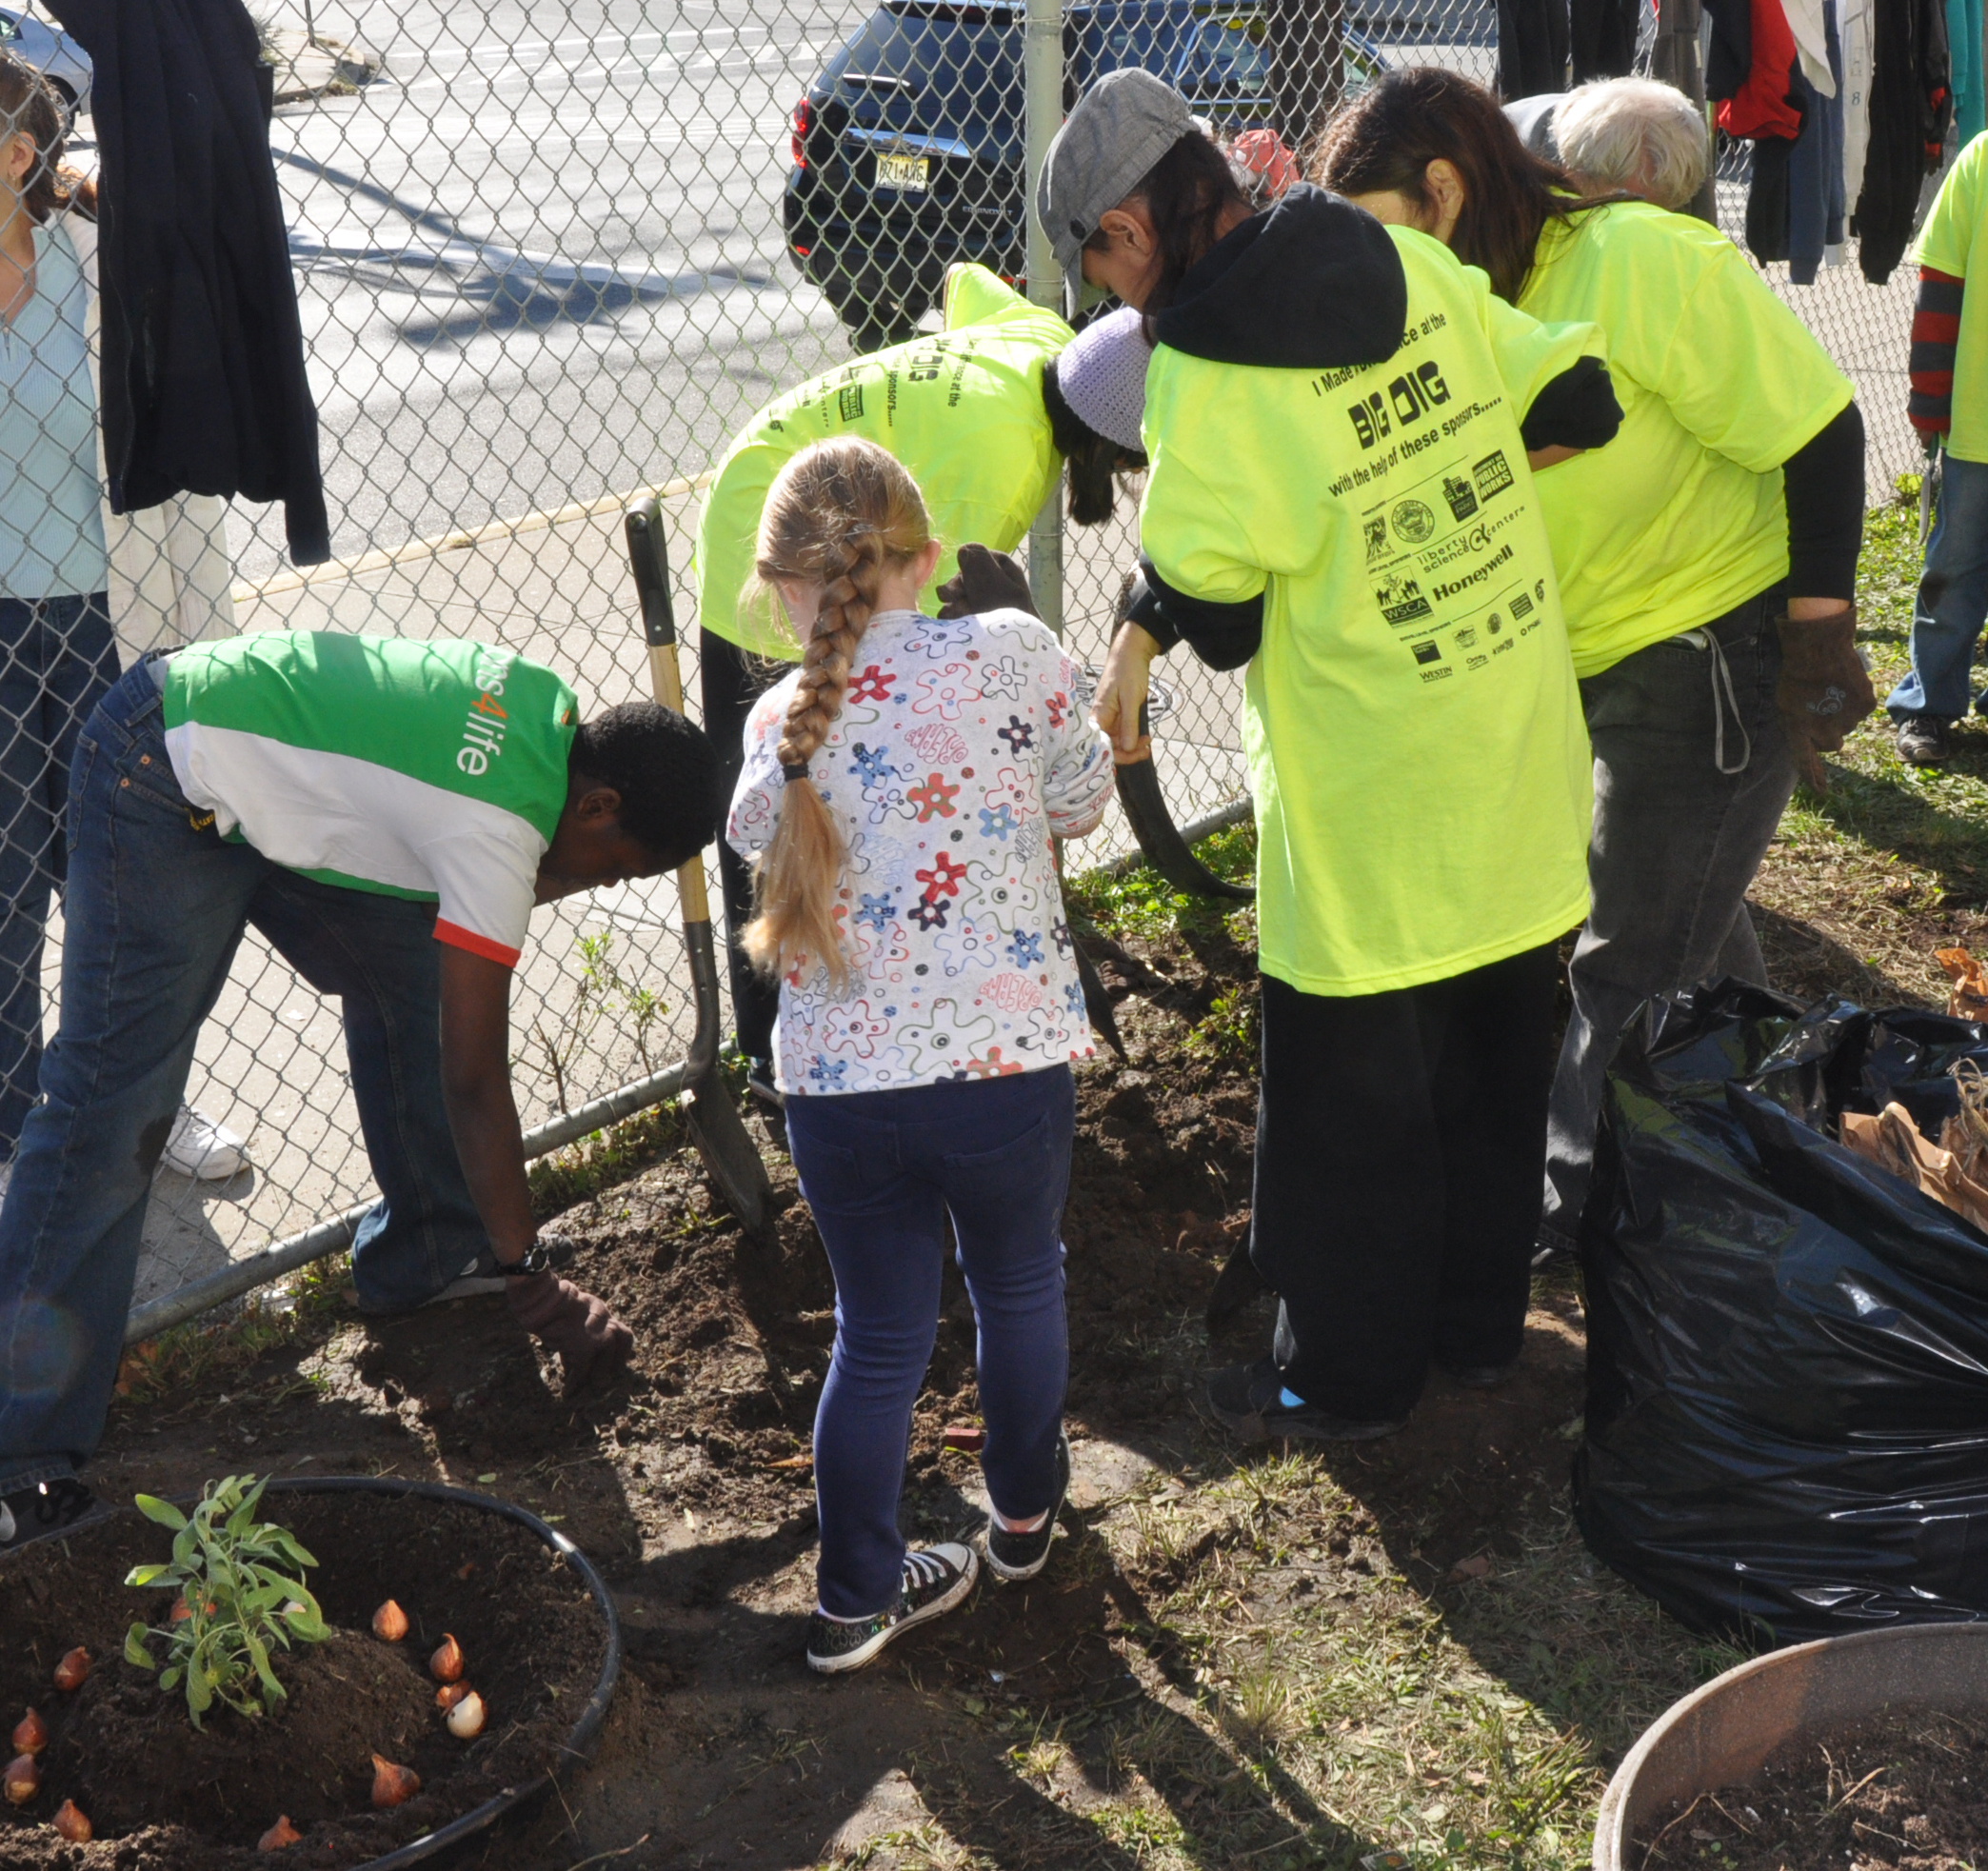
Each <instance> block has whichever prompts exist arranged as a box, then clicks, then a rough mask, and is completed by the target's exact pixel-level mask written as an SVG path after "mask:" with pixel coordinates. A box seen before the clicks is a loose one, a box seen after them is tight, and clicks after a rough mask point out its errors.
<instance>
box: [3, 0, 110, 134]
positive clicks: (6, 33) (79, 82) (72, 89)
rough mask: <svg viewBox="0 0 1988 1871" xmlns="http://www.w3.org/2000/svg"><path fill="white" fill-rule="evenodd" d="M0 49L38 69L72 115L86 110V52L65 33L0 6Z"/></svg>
mask: <svg viewBox="0 0 1988 1871" xmlns="http://www.w3.org/2000/svg"><path fill="white" fill-rule="evenodd" d="M0 51H8V52H12V53H13V54H14V56H15V57H16V58H21V59H25V60H26V61H27V62H28V63H29V64H30V65H31V66H33V67H34V69H35V70H37V71H39V72H40V73H41V74H42V76H43V77H44V78H46V79H47V80H48V81H49V83H50V85H52V86H53V87H54V88H55V90H56V91H57V92H58V93H59V94H60V95H61V98H62V101H63V102H64V103H65V104H67V105H68V106H69V109H70V117H71V118H74V117H79V116H81V115H82V113H83V112H84V111H86V110H88V109H89V76H90V73H89V53H88V52H86V51H85V50H83V48H82V47H81V46H79V45H77V44H76V42H75V41H74V40H73V39H71V38H70V36H69V34H68V33H67V32H64V31H62V30H60V29H59V28H56V27H53V26H50V24H49V23H48V22H47V21H46V20H42V19H37V18H36V17H35V16H34V14H32V13H24V12H21V11H20V10H18V9H15V8H12V7H0Z"/></svg>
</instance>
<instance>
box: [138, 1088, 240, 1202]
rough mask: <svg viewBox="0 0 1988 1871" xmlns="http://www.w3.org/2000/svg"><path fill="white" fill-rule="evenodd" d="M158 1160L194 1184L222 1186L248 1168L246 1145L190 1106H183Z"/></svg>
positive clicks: (227, 1129)
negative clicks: (191, 1179) (220, 1184)
mask: <svg viewBox="0 0 1988 1871" xmlns="http://www.w3.org/2000/svg"><path fill="white" fill-rule="evenodd" d="M159 1161H160V1162H161V1163H162V1164H164V1165H165V1166H166V1167H167V1168H168V1169H170V1170H172V1171H174V1172H175V1173H176V1174H178V1175H181V1176H191V1177H192V1178H193V1179H194V1180H195V1181H196V1182H202V1183H225V1182H226V1181H227V1180H228V1179H229V1177H230V1176H239V1175H240V1174H241V1173H242V1171H243V1170H245V1169H246V1168H248V1144H247V1142H246V1141H245V1140H243V1139H242V1138H240V1137H237V1136H236V1135H235V1134H234V1132H233V1131H231V1130H229V1128H228V1127H227V1126H226V1125H219V1124H216V1123H215V1122H214V1121H213V1119H212V1118H210V1117H206V1116H203V1115H202V1113H200V1112H199V1111H196V1110H195V1109H194V1108H193V1106H192V1105H181V1106H180V1107H179V1116H178V1117H176V1118H174V1119H173V1121H172V1134H171V1135H170V1136H169V1137H168V1138H167V1140H166V1148H165V1149H164V1151H163V1152H161V1154H160V1157H159Z"/></svg>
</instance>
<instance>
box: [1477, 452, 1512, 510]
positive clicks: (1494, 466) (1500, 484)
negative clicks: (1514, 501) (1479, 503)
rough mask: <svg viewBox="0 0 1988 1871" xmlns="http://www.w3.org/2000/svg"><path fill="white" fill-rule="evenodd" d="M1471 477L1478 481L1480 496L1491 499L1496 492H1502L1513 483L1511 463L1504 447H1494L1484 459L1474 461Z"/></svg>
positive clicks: (1482, 498) (1480, 497)
mask: <svg viewBox="0 0 1988 1871" xmlns="http://www.w3.org/2000/svg"><path fill="white" fill-rule="evenodd" d="M1470 478H1471V479H1472V480H1473V481H1475V482H1476V483H1477V490H1478V498H1479V499H1480V500H1489V499H1490V498H1491V497H1492V496H1493V495H1494V494H1501V493H1503V492H1504V490H1505V489H1506V488H1509V487H1510V486H1511V485H1512V469H1511V464H1510V463H1508V462H1507V461H1506V460H1505V458H1504V450H1503V449H1502V448H1493V449H1492V450H1491V452H1490V453H1489V454H1488V455H1486V456H1485V457H1484V458H1483V460H1482V461H1479V462H1473V463H1472V464H1471V468H1470Z"/></svg>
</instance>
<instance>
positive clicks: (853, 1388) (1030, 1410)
mask: <svg viewBox="0 0 1988 1871" xmlns="http://www.w3.org/2000/svg"><path fill="white" fill-rule="evenodd" d="M1076 1102H1077V1101H1076V1087H1075V1085H1073V1084H1072V1082H1071V1078H1070V1068H1069V1067H1068V1066H1067V1065H1057V1066H1053V1067H1051V1068H1049V1069H1048V1070H1046V1071H1040V1072H1022V1073H1018V1074H1016V1075H1014V1076H1012V1077H1009V1078H1001V1079H976V1080H968V1081H965V1082H964V1083H960V1082H953V1081H948V1082H946V1083H944V1084H942V1085H913V1086H908V1087H906V1088H905V1089H904V1090H901V1091H862V1092H852V1093H849V1094H846V1095H845V1096H840V1097H821V1096H816V1097H798V1096H797V1097H789V1098H788V1100H787V1106H786V1125H787V1139H788V1142H789V1143H790V1144H791V1145H792V1149H793V1157H794V1167H795V1169H796V1170H797V1171H798V1172H799V1173H800V1177H801V1192H802V1193H803V1194H804V1195H805V1196H806V1198H807V1202H808V1206H809V1207H810V1208H812V1209H813V1211H814V1218H815V1225H816V1226H817V1227H818V1228H820V1229H821V1232H822V1240H823V1243H824V1244H825V1245H826V1247H827V1249H828V1264H829V1265H830V1266H831V1267H833V1268H834V1270H835V1358H834V1362H833V1363H832V1364H831V1365H830V1367H829V1371H828V1382H827V1383H826V1384H825V1385H824V1386H823V1390H822V1402H821V1407H820V1408H819V1409H818V1410H817V1411H816V1412H815V1433H814V1463H815V1500H816V1504H817V1506H818V1508H819V1510H820V1513H821V1520H822V1556H821V1562H820V1564H819V1566H818V1568H817V1572H816V1581H817V1589H818V1591H819V1594H820V1598H821V1604H822V1609H823V1610H824V1611H826V1612H828V1613H829V1614H830V1615H831V1616H832V1617H837V1618H866V1617H869V1616H870V1615H872V1614H873V1613H875V1612H878V1611H882V1610H884V1609H885V1607H886V1606H887V1605H889V1604H890V1603H891V1602H893V1601H894V1600H895V1599H896V1597H897V1593H898V1584H899V1577H900V1572H901V1569H902V1567H903V1564H904V1559H905V1541H904V1536H903V1535H902V1534H901V1533H900V1532H899V1531H898V1497H899V1496H900V1494H901V1493H902V1492H903V1490H904V1482H905V1453H906V1450H907V1449H908V1447H909V1444H910V1439H911V1405H912V1403H914V1402H915V1401H916V1399H917V1396H918V1389H919V1385H920V1384H921V1383H924V1373H925V1365H926V1364H927V1363H929V1362H930V1360H931V1356H932V1341H933V1339H934V1337H935V1336H936V1334H937V1332H938V1326H939V1293H940V1282H941V1278H942V1276H943V1273H944V1253H945V1249H946V1244H947V1227H946V1219H947V1216H948V1214H949V1215H950V1217H951V1221H952V1227H951V1235H952V1237H953V1239H955V1240H956V1241H957V1242H958V1253H959V1262H960V1267H961V1270H962V1271H963V1272H964V1274H965V1276H966V1290H967V1291H968V1293H970V1294H971V1295H972V1298H973V1311H974V1317H975V1319H976V1320H977V1322H978V1324H979V1327H980V1343H979V1347H978V1351H977V1362H978V1364H979V1368H980V1401H981V1415H982V1417H983V1418H984V1421H985V1423H986V1430H987V1443H986V1448H985V1450H984V1453H983V1455H982V1468H983V1470H984V1473H985V1475H986V1479H987V1492H988V1494H989V1496H990V1497H991V1498H992V1500H993V1503H994V1504H995V1506H996V1507H998V1508H999V1509H1000V1510H1001V1512H1002V1513H1003V1514H1004V1515H1005V1516H1006V1517H1007V1518H1008V1519H1010V1520H1027V1519H1030V1518H1032V1517H1033V1516H1035V1515H1037V1514H1040V1513H1042V1512H1043V1511H1044V1509H1045V1508H1047V1507H1048V1506H1049V1505H1050V1504H1051V1503H1052V1502H1053V1501H1054V1499H1055V1495H1056V1439H1057V1435H1058V1432H1059V1430H1060V1428H1061V1426H1062V1423H1063V1405H1064V1388H1065V1386H1066V1384H1067V1383H1068V1380H1069V1369H1070V1346H1069V1335H1068V1332H1067V1329H1066V1327H1065V1324H1064V1273H1063V1262H1064V1247H1063V1234H1062V1222H1063V1210H1064V1196H1065V1194H1066V1193H1067V1192H1068V1189H1069V1184H1070V1135H1071V1131H1072V1129H1073V1128H1074V1126H1075V1123H1076Z"/></svg>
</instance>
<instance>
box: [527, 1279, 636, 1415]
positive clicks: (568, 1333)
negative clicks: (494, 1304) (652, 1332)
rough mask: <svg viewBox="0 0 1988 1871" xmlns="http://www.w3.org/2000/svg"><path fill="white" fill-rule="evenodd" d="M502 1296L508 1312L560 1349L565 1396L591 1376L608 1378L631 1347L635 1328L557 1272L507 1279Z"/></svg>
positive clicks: (607, 1380)
mask: <svg viewBox="0 0 1988 1871" xmlns="http://www.w3.org/2000/svg"><path fill="white" fill-rule="evenodd" d="M504 1296H505V1298H506V1300H507V1301H508V1302H509V1304H510V1309H511V1317H512V1318H513V1319H515V1320H516V1321H517V1322H518V1324H521V1325H523V1326H524V1327H525V1329H526V1330H527V1332H530V1333H531V1334H532V1335H533V1336H534V1337H535V1338H539V1339H542V1340H544V1341H545V1344H546V1345H547V1348H548V1349H550V1350H553V1351H556V1352H558V1353H559V1363H560V1367H561V1369H562V1370H564V1371H565V1373H566V1395H567V1396H568V1397H574V1396H577V1395H579V1393H580V1392H581V1391H582V1390H584V1389H586V1386H587V1384H588V1383H591V1382H592V1381H593V1380H594V1379H595V1378H599V1379H600V1380H601V1381H602V1383H611V1382H612V1381H613V1378H614V1375H615V1373H616V1372H617V1371H619V1370H620V1369H621V1367H622V1366H623V1365H624V1364H626V1363H627V1362H628V1354H629V1352H631V1351H632V1350H634V1348H635V1334H634V1333H633V1332H631V1331H629V1329H628V1328H627V1327H626V1325H624V1324H622V1322H621V1321H620V1320H619V1319H617V1318H616V1317H615V1316H614V1314H613V1313H611V1312H610V1311H608V1309H607V1303H606V1301H605V1300H601V1299H596V1298H595V1297H594V1296H593V1294H591V1293H586V1292H583V1291H581V1289H580V1288H579V1287H578V1286H576V1285H574V1284H573V1283H572V1282H571V1281H570V1280H562V1279H561V1278H560V1277H559V1276H558V1274H556V1273H534V1274H530V1275H528V1276H527V1277H525V1278H523V1279H518V1280H507V1281H506V1282H505V1293H504Z"/></svg>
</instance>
